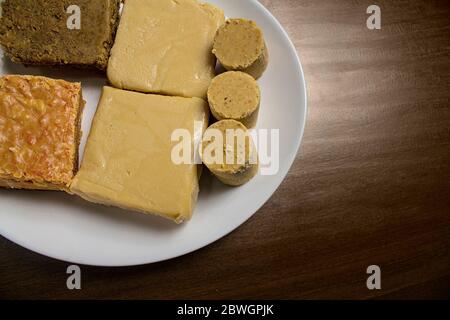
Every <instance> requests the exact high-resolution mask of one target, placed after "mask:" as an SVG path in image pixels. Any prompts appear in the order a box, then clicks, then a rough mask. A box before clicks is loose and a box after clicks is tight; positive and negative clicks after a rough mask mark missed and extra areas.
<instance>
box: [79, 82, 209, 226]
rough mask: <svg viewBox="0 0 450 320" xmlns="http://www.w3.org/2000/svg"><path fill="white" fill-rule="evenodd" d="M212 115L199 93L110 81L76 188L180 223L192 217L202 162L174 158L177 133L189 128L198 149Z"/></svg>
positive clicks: (110, 202)
mask: <svg viewBox="0 0 450 320" xmlns="http://www.w3.org/2000/svg"><path fill="white" fill-rule="evenodd" d="M208 117H209V111H208V105H207V103H206V102H205V101H204V100H202V99H199V98H182V97H167V96H160V95H152V94H143V93H137V92H131V91H124V90H120V89H115V88H111V87H104V88H103V94H102V97H101V99H100V103H99V106H98V109H97V112H96V115H95V118H94V121H93V124H92V128H91V132H90V134H89V137H88V141H87V145H86V150H85V153H84V157H83V160H82V164H81V168H80V170H79V172H78V174H77V175H76V177H75V178H74V180H73V182H72V184H71V192H73V193H75V194H77V195H79V196H81V197H83V198H84V199H86V200H88V201H91V202H95V203H100V204H105V205H111V206H117V207H121V208H124V209H128V210H134V211H139V212H143V213H153V214H157V215H160V216H163V217H166V218H169V219H172V220H174V221H176V222H178V223H179V222H182V221H184V220H188V219H189V218H190V217H191V215H192V212H193V210H194V207H195V204H196V201H197V194H198V191H199V183H198V178H199V171H198V170H199V167H198V165H196V164H195V161H187V163H186V162H184V163H182V164H178V162H177V161H174V160H173V159H172V152H173V150H174V147H176V146H177V145H178V143H177V142H173V141H172V134H173V133H174V132H175V130H177V129H178V130H185V132H189V133H190V135H191V137H192V139H191V140H190V141H188V143H189V144H190V145H191V146H192V148H191V150H195V147H196V146H197V145H199V144H200V139H201V136H202V134H203V131H204V130H206V127H207V124H208ZM196 121H197V125H195V122H196ZM195 137H196V139H195ZM193 154H194V153H193V151H192V155H193ZM175 160H176V159H175Z"/></svg>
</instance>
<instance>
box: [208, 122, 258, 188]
mask: <svg viewBox="0 0 450 320" xmlns="http://www.w3.org/2000/svg"><path fill="white" fill-rule="evenodd" d="M201 150H202V154H201V158H202V161H203V163H204V164H205V166H206V167H207V168H208V169H209V170H210V171H211V172H212V173H213V174H214V175H215V176H216V178H217V179H219V180H220V181H221V182H223V183H224V184H227V185H229V186H240V185H243V184H245V183H247V182H249V181H250V180H251V179H253V177H254V176H255V175H256V174H257V173H258V168H259V159H258V151H257V150H256V147H255V144H254V142H253V140H252V137H251V135H250V133H249V132H248V130H247V128H246V127H245V126H244V125H243V124H242V123H241V122H238V121H236V120H232V119H226V120H221V121H218V122H216V123H214V124H213V125H211V126H210V127H209V128H208V129H207V130H206V131H205V133H204V135H203V139H202V148H201Z"/></svg>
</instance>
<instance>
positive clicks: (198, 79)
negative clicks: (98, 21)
mask: <svg viewBox="0 0 450 320" xmlns="http://www.w3.org/2000/svg"><path fill="white" fill-rule="evenodd" d="M224 22H225V18H224V14H223V11H222V10H221V9H218V8H216V7H214V6H212V5H210V4H202V3H199V2H198V1H196V0H158V1H149V0H127V1H126V2H125V5H124V8H123V12H122V17H121V20H120V25H119V29H118V32H117V37H116V40H115V43H114V46H113V48H112V51H111V57H110V59H109V64H108V70H107V74H108V79H109V81H110V82H111V84H112V85H113V86H114V87H116V88H120V89H128V90H134V91H140V92H150V93H160V94H166V95H173V96H182V97H200V98H205V97H206V91H207V89H208V86H209V83H210V82H211V80H212V78H213V77H214V75H215V64H216V59H215V57H214V55H213V54H212V46H213V41H214V36H215V34H216V31H217V30H218V28H219V27H220V26H221V25H222V24H223V23H224Z"/></svg>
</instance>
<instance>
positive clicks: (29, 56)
mask: <svg viewBox="0 0 450 320" xmlns="http://www.w3.org/2000/svg"><path fill="white" fill-rule="evenodd" d="M120 2H121V1H120V0H95V1H92V0H5V1H4V2H3V4H2V17H1V19H0V44H1V45H2V46H3V48H4V50H5V52H6V54H7V55H8V56H9V57H10V58H11V60H13V61H14V62H17V63H22V64H25V65H74V66H78V67H93V68H97V69H101V70H105V69H106V66H107V64H108V58H109V52H110V49H111V47H112V44H113V41H114V36H115V32H116V29H117V25H118V21H119V7H120ZM71 5H77V6H78V7H79V8H80V11H81V12H80V13H81V28H80V29H79V30H78V29H73V30H70V29H68V28H67V20H68V18H69V17H70V16H71V14H70V13H67V8H68V7H69V6H71Z"/></svg>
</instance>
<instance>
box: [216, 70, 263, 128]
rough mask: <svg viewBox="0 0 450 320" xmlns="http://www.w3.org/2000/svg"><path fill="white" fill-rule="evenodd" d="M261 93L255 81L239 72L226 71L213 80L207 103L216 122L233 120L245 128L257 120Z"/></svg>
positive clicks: (253, 124) (254, 123)
mask: <svg viewBox="0 0 450 320" xmlns="http://www.w3.org/2000/svg"><path fill="white" fill-rule="evenodd" d="M260 101H261V92H260V89H259V86H258V83H257V82H256V80H255V79H254V78H253V77H252V76H250V75H248V74H246V73H244V72H240V71H228V72H225V73H222V74H221V75H218V76H217V77H215V78H214V79H213V81H212V82H211V85H210V86H209V89H208V102H209V106H210V107H211V112H212V114H213V116H214V118H216V119H217V120H224V119H233V120H236V121H239V122H241V123H242V124H243V125H244V126H246V127H247V128H253V127H254V126H255V125H256V122H257V120H258V113H259V105H260Z"/></svg>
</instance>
